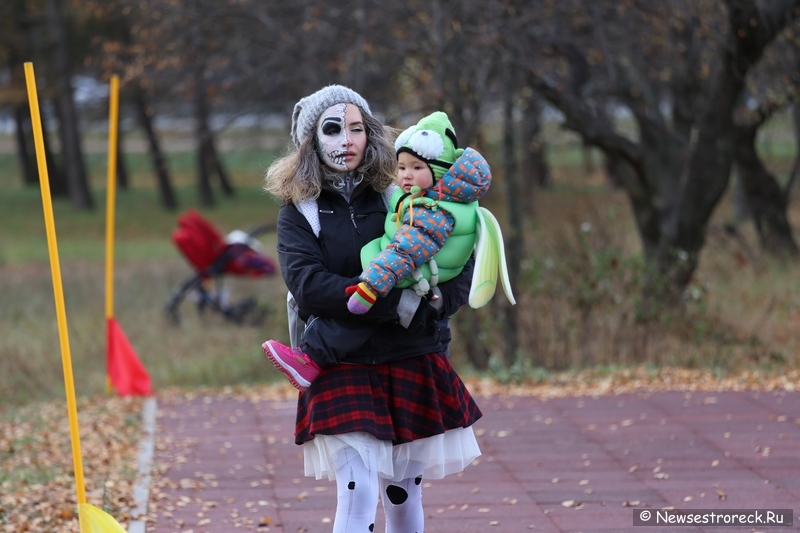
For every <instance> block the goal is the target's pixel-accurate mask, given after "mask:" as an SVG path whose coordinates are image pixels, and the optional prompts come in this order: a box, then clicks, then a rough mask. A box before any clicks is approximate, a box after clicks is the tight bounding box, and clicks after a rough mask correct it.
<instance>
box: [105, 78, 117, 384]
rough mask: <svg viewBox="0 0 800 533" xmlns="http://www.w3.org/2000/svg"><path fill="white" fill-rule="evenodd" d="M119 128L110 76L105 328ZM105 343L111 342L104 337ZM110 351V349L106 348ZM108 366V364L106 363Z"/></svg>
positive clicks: (110, 313) (110, 307)
mask: <svg viewBox="0 0 800 533" xmlns="http://www.w3.org/2000/svg"><path fill="white" fill-rule="evenodd" d="M118 126H119V76H117V75H116V74H115V75H113V76H111V83H110V85H109V88H108V174H107V177H108V179H107V186H106V327H110V325H109V324H108V322H109V320H110V319H112V318H114V209H115V207H116V197H117V135H118ZM106 342H111V339H110V336H109V335H106ZM106 349H107V350H108V349H110V347H108V346H107V347H106ZM106 364H108V363H106ZM106 392H107V393H108V394H111V393H112V392H114V389H113V387H112V385H111V376H110V375H109V374H108V368H106Z"/></svg>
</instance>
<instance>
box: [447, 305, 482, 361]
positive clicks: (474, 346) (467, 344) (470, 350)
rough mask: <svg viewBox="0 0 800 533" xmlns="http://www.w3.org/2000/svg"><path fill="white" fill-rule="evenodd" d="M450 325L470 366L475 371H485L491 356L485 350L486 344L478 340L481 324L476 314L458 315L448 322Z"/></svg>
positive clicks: (471, 312)
mask: <svg viewBox="0 0 800 533" xmlns="http://www.w3.org/2000/svg"><path fill="white" fill-rule="evenodd" d="M450 325H451V327H454V328H455V329H456V331H457V333H458V337H459V339H461V345H462V346H463V347H464V351H466V353H467V359H468V360H469V362H470V364H472V366H474V367H475V368H476V369H477V370H487V369H488V368H489V357H490V356H491V355H492V354H491V352H490V351H489V350H488V349H487V348H486V342H485V341H482V340H481V338H480V331H481V323H480V319H479V317H478V313H476V312H473V311H469V312H465V313H458V314H456V315H455V316H454V317H453V319H452V320H451V321H450Z"/></svg>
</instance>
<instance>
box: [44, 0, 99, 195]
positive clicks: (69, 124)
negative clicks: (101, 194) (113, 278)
mask: <svg viewBox="0 0 800 533" xmlns="http://www.w3.org/2000/svg"><path fill="white" fill-rule="evenodd" d="M47 21H48V28H49V30H50V31H51V32H52V50H53V62H54V72H55V74H54V80H53V81H54V83H55V90H56V95H55V103H56V114H57V115H58V124H59V132H60V139H61V155H62V157H63V159H64V174H65V176H66V179H67V186H68V189H69V197H70V200H71V201H72V204H73V205H74V206H75V207H77V208H79V209H87V210H88V209H93V208H94V199H93V198H92V193H91V191H90V190H89V180H88V177H87V174H86V164H85V162H84V160H83V151H82V149H81V135H80V129H79V127H78V113H77V111H76V109H75V99H74V94H73V88H72V64H71V62H70V57H69V50H70V43H69V39H68V36H67V31H68V24H67V21H66V18H65V9H64V6H63V5H62V3H61V1H60V0H47Z"/></svg>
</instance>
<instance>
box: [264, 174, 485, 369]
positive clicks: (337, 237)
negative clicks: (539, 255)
mask: <svg viewBox="0 0 800 533" xmlns="http://www.w3.org/2000/svg"><path fill="white" fill-rule="evenodd" d="M317 208H318V209H319V220H320V226H321V230H320V235H319V238H317V237H316V236H315V235H314V232H313V231H312V229H311V226H310V224H309V223H308V221H307V220H306V218H305V217H304V216H303V214H302V213H300V211H298V210H297V208H296V207H295V206H294V205H293V204H284V205H283V206H281V209H280V211H279V213H278V230H277V232H278V246H277V250H278V258H279V261H280V267H281V274H282V275H283V279H284V281H285V283H286V286H287V288H288V289H289V291H290V292H291V293H292V294H293V295H294V298H295V300H296V301H297V304H298V306H299V309H300V318H302V319H303V320H306V321H308V320H309V318H310V317H312V316H324V317H332V318H337V319H341V320H344V321H358V322H364V321H366V322H369V323H373V324H376V325H377V326H378V327H377V329H376V331H375V333H374V334H373V335H372V336H371V337H370V338H369V339H368V340H367V341H366V342H365V343H364V344H363V346H362V347H361V348H360V349H359V350H358V351H357V352H355V353H353V354H351V355H349V356H348V357H347V359H346V362H348V363H359V364H376V363H383V362H386V361H389V360H393V359H402V358H405V357H412V356H417V355H423V354H426V353H432V352H442V351H444V350H445V349H446V348H447V343H448V342H449V340H450V331H449V326H448V321H447V320H446V318H448V317H449V316H451V315H452V314H453V313H455V312H456V311H457V310H458V308H459V307H461V306H462V305H464V304H465V303H466V302H467V298H468V295H469V288H470V284H471V279H472V270H473V265H474V262H473V261H470V262H469V263H468V265H467V266H466V267H465V268H464V270H463V271H462V273H461V275H459V276H458V277H456V278H454V279H452V280H450V281H448V282H445V283H442V284H440V285H439V288H440V290H441V292H442V300H443V302H442V303H443V306H442V310H441V312H439V313H438V314H437V312H436V310H434V309H433V308H432V307H431V306H430V305H429V304H428V303H427V301H426V300H424V299H422V300H421V302H420V307H419V309H418V311H417V315H415V318H414V321H412V325H411V326H409V329H408V330H407V329H406V328H404V327H403V326H402V325H400V323H399V321H398V316H397V306H398V303H399V301H400V296H401V294H402V291H403V289H393V290H391V291H390V292H389V294H388V295H387V296H386V297H384V298H378V300H377V301H376V302H375V304H374V305H373V306H372V308H371V309H370V310H369V312H367V313H366V314H363V315H354V314H352V313H350V311H348V309H347V299H348V295H347V294H346V293H345V288H346V287H348V286H351V285H355V284H357V283H358V281H359V280H358V276H359V275H360V274H361V272H362V267H361V259H360V253H361V248H362V247H363V246H364V245H365V244H366V243H368V242H369V241H371V240H373V239H375V238H377V237H380V236H381V235H383V233H384V226H383V225H384V220H385V218H386V206H385V203H384V199H383V196H382V195H381V194H380V193H378V192H376V191H374V190H373V189H372V188H371V187H368V186H365V184H363V183H362V185H361V186H360V187H359V188H358V189H357V190H356V191H355V192H354V194H353V196H352V198H351V201H350V203H349V204H348V202H347V200H345V198H344V197H343V196H342V195H341V194H339V193H337V192H333V191H328V190H323V192H322V194H321V195H320V197H319V198H318V199H317ZM406 290H410V289H406ZM423 315H428V316H429V320H428V327H419V324H418V322H419V321H418V320H417V317H418V316H419V317H422V316H423ZM431 320H432V321H433V322H434V323H431ZM436 320H438V327H437V326H436V324H435V321H436ZM422 321H423V322H424V321H425V319H422Z"/></svg>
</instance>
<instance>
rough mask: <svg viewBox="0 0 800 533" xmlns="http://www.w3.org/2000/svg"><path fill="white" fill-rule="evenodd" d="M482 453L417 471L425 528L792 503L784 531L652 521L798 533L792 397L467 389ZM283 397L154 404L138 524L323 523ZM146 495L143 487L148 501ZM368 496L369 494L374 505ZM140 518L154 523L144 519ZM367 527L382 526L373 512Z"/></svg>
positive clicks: (603, 523)
mask: <svg viewBox="0 0 800 533" xmlns="http://www.w3.org/2000/svg"><path fill="white" fill-rule="evenodd" d="M478 402H479V405H480V406H481V408H482V410H483V412H484V417H483V419H481V420H480V421H479V422H478V423H477V424H476V426H475V428H476V432H477V434H478V435H479V437H478V439H479V442H480V444H481V448H482V450H483V456H482V457H480V458H479V459H478V460H477V461H476V463H475V464H473V465H472V466H470V467H469V468H468V469H467V470H466V471H465V472H464V473H463V474H461V475H460V476H451V477H448V478H445V479H443V480H439V481H432V482H430V483H425V485H424V487H425V489H424V502H425V509H426V524H425V530H426V531H427V532H428V533H454V532H468V533H469V532H476V533H477V532H491V533H520V532H523V531H533V532H534V533H551V532H565V533H566V532H583V533H589V532H594V533H601V532H608V533H612V532H613V533H617V532H619V531H635V530H641V529H640V528H634V527H633V525H632V524H633V513H634V512H641V511H642V510H644V509H651V510H653V511H655V510H657V509H662V508H664V507H674V508H675V509H692V508H694V509H793V510H794V526H793V527H783V528H777V527H755V528H751V527H744V528H743V527H735V528H734V527H711V528H709V527H707V528H705V529H700V528H693V527H686V526H684V527H674V528H673V527H660V528H658V529H657V530H656V531H658V532H659V533H669V532H680V533H689V532H696V531H708V532H714V533H719V532H722V531H737V532H749V531H769V532H778V531H798V530H800V527H798V526H799V525H800V518H799V517H798V514H800V393H797V392H794V393H765V392H762V393H757V392H714V393H711V392H703V393H685V392H659V393H649V394H644V393H642V394H626V395H619V396H601V397H570V398H560V399H550V400H539V399H535V398H527V397H492V398H478ZM294 415H295V409H294V403H293V402H268V401H249V400H236V399H231V398H227V397H221V396H212V397H198V398H196V399H194V400H192V401H190V402H188V403H182V404H172V405H170V404H164V403H161V404H159V413H158V432H159V434H160V436H161V438H170V439H173V440H180V439H186V438H190V439H193V441H194V442H195V443H196V444H195V445H194V446H192V447H190V448H189V450H188V451H187V452H186V453H185V454H184V455H183V456H182V458H181V459H180V460H176V459H175V458H174V457H172V456H170V457H166V456H165V455H164V454H166V453H167V452H166V451H164V450H156V461H171V462H172V464H173V466H172V468H171V469H170V470H169V471H168V472H167V477H168V478H169V479H170V480H172V482H173V484H174V486H173V487H172V488H165V489H162V494H161V498H160V500H159V503H158V506H157V507H158V508H157V509H151V512H150V518H151V523H150V525H149V527H148V531H149V532H152V533H171V532H182V533H189V532H191V533H219V532H223V531H225V532H230V531H264V532H266V531H269V532H282V533H329V532H330V531H331V528H332V523H333V522H332V521H333V512H334V508H335V501H336V491H335V485H334V483H332V482H328V481H316V480H314V479H313V478H305V477H303V476H302V469H303V462H302V452H301V448H300V447H298V446H296V445H295V444H294V443H293V439H292V435H293V427H294ZM152 502H153V496H152V495H151V507H155V506H152ZM379 507H380V506H379ZM152 520H154V523H153V522H152ZM375 531H376V532H377V533H383V532H384V525H383V519H382V512H381V511H380V510H379V511H378V519H377V521H376V528H375Z"/></svg>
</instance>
